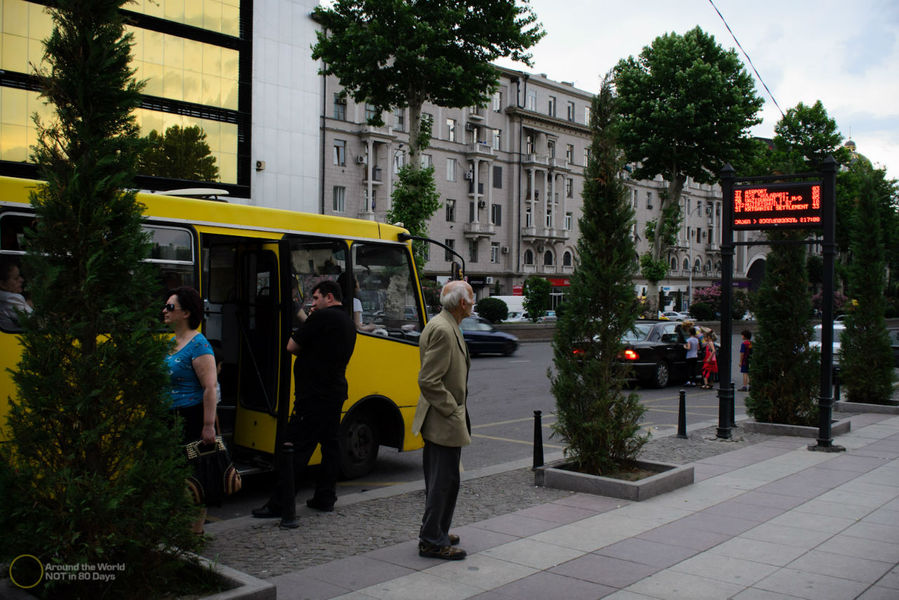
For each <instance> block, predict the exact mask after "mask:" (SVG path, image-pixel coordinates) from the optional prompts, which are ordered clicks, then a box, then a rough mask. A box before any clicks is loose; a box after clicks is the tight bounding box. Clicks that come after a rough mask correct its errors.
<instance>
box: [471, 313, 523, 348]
mask: <svg viewBox="0 0 899 600" xmlns="http://www.w3.org/2000/svg"><path fill="white" fill-rule="evenodd" d="M459 329H461V330H462V335H463V336H464V337H465V343H466V344H468V353H469V354H471V355H472V356H475V355H478V354H484V353H488V352H489V353H495V354H505V355H506V356H509V355H510V354H512V353H513V352H515V351H516V350H517V349H518V338H517V337H515V336H514V335H512V334H509V333H505V332H503V331H497V330H496V328H495V327H494V326H493V325H491V324H490V321H488V320H487V319H484V318H482V317H467V318H465V319H462V322H461V323H460V324H459Z"/></svg>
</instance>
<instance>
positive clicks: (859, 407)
mask: <svg viewBox="0 0 899 600" xmlns="http://www.w3.org/2000/svg"><path fill="white" fill-rule="evenodd" d="M833 408H834V410H838V411H840V412H847V413H879V414H886V415H899V404H865V403H864V402H835V403H834V405H833Z"/></svg>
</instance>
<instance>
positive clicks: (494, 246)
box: [490, 242, 499, 264]
mask: <svg viewBox="0 0 899 600" xmlns="http://www.w3.org/2000/svg"><path fill="white" fill-rule="evenodd" d="M490 262H492V263H493V264H496V263H498V262H499V243H498V242H490Z"/></svg>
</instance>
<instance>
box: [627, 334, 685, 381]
mask: <svg viewBox="0 0 899 600" xmlns="http://www.w3.org/2000/svg"><path fill="white" fill-rule="evenodd" d="M621 341H622V342H623V343H624V350H623V352H622V361H623V362H624V363H625V364H627V365H628V366H630V367H631V369H632V376H633V378H634V379H636V380H637V381H638V382H639V383H640V384H641V385H648V386H652V387H659V388H662V387H665V386H667V385H668V384H669V383H670V382H671V381H675V380H679V381H683V380H686V379H687V375H688V374H687V349H686V348H684V344H685V343H686V341H687V339H686V336H685V335H684V332H683V331H682V329H681V327H680V323H677V322H674V321H637V323H636V324H635V325H634V327H633V329H631V331H629V332H628V333H626V334H625V335H624V336H623V337H622V339H621ZM701 351H702V350H701V349H700V353H701ZM700 356H701V354H700ZM698 370H699V366H697V371H698ZM693 375H695V373H694V374H693Z"/></svg>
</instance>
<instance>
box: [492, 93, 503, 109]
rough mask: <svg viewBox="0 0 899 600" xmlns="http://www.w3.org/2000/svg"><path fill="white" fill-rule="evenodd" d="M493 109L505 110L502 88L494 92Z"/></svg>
mask: <svg viewBox="0 0 899 600" xmlns="http://www.w3.org/2000/svg"><path fill="white" fill-rule="evenodd" d="M493 110H494V111H495V112H502V110H503V92H502V90H497V91H495V92H493Z"/></svg>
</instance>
